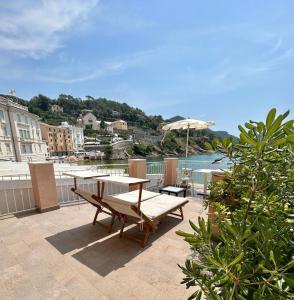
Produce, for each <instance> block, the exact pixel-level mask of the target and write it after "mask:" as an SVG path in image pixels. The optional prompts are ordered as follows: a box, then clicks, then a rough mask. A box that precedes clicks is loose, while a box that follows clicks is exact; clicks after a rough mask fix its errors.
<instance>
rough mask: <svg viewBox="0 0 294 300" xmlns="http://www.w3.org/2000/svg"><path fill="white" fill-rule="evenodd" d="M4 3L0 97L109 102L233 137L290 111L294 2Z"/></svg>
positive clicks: (60, 0)
mask: <svg viewBox="0 0 294 300" xmlns="http://www.w3.org/2000/svg"><path fill="white" fill-rule="evenodd" d="M5 2H6V1H2V2H1V3H0V70H1V71H0V93H7V91H8V90H9V89H11V88H14V89H15V90H16V95H17V96H19V97H23V98H25V99H29V98H31V97H32V96H34V95H36V94H39V93H41V94H45V95H48V96H49V97H52V98H55V97H57V96H58V95H59V94H60V93H66V94H72V95H73V96H76V97H81V98H84V97H85V96H86V95H91V96H93V97H106V98H109V99H113V100H117V101H121V102H127V103H128V104H130V105H133V106H136V107H139V108H141V109H143V110H144V111H146V113H148V114H162V115H163V116H164V117H171V116H174V115H177V114H179V115H182V116H186V117H192V118H197V119H202V120H214V121H215V122H216V125H215V126H214V129H218V130H227V131H229V132H231V133H236V132H237V129H236V128H237V125H238V124H240V123H243V122H245V121H247V120H248V119H255V120H257V119H262V118H264V116H265V114H266V112H267V111H268V110H269V109H270V108H271V107H277V108H278V109H279V110H280V111H281V112H283V111H285V110H287V109H293V103H294V101H293V98H294V19H293V11H294V1H290V0H289V1H241V0H240V1H233V0H232V1H218V0H215V1H195V0H191V1H188V0H185V1H176V0H174V1H173V0H166V1H163V0H154V1H153V0H148V1H140V0H134V1H128V0H120V1H118V0H117V1H114V0H104V1H103V0H101V1H98V0H87V1H83V0H80V1H78V0H72V1H70V2H69V1H64V0H56V1H54V0H51V1H50V0H48V1H21V0H19V1H15V0H14V1H7V3H5ZM69 3H70V4H69Z"/></svg>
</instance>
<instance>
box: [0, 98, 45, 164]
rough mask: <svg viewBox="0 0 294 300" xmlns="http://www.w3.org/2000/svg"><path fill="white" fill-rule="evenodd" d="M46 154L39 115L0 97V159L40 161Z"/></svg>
mask: <svg viewBox="0 0 294 300" xmlns="http://www.w3.org/2000/svg"><path fill="white" fill-rule="evenodd" d="M46 156H48V152H47V146H46V142H44V141H43V140H42V135H41V129H40V122H39V117H38V116H37V115H34V114H31V113H30V112H29V111H28V108H27V107H25V106H22V105H20V104H18V103H15V102H13V101H11V100H9V99H7V98H5V97H0V159H2V160H13V161H42V160H45V158H46Z"/></svg>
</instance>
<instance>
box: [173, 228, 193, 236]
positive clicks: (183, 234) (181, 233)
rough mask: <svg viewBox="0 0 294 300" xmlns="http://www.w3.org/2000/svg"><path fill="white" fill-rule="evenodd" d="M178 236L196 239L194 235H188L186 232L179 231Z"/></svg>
mask: <svg viewBox="0 0 294 300" xmlns="http://www.w3.org/2000/svg"><path fill="white" fill-rule="evenodd" d="M176 234H177V235H179V236H182V237H194V234H192V233H187V232H184V231H182V230H177V231H176Z"/></svg>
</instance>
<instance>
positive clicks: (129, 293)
mask: <svg viewBox="0 0 294 300" xmlns="http://www.w3.org/2000/svg"><path fill="white" fill-rule="evenodd" d="M189 200H190V201H189V203H188V204H187V205H186V206H185V207H184V216H185V220H184V221H181V220H179V219H177V218H174V217H166V218H165V219H163V221H162V224H160V226H159V229H158V231H157V232H156V233H155V234H152V235H151V236H150V240H149V243H148V245H147V246H146V247H145V248H142V247H141V246H140V245H139V244H138V243H136V242H133V241H129V240H126V239H120V238H119V237H118V231H117V229H118V226H116V227H115V232H114V233H112V234H110V235H109V234H107V232H106V230H105V229H104V228H103V227H101V226H100V225H98V224H96V225H95V226H93V225H92V223H91V221H92V217H93V214H94V212H95V210H94V208H93V207H92V206H90V205H88V204H81V205H73V206H65V207H62V208H61V209H59V210H55V211H51V212H46V213H43V214H38V213H32V214H30V215H28V214H24V215H22V216H18V217H15V216H13V217H10V218H7V219H3V220H1V221H0V257H1V260H0V272H1V276H0V299H171V298H173V299H187V297H188V296H189V295H191V293H192V290H188V291H187V290H186V289H185V287H184V286H183V285H181V284H180V282H181V279H182V276H183V275H182V273H181V270H180V269H179V268H178V266H177V263H180V264H183V263H184V261H185V258H186V257H187V256H188V255H189V254H190V250H189V247H188V245H187V244H186V243H185V242H183V240H182V238H181V237H179V236H177V235H176V234H175V231H176V230H178V229H182V230H188V231H190V226H189V222H188V220H189V219H193V220H195V221H196V220H197V217H198V216H199V215H203V216H205V215H206V211H204V210H203V207H202V201H201V199H200V198H190V199H189ZM104 218H105V219H104ZM99 220H102V221H103V222H104V221H105V222H109V220H108V216H107V215H105V214H103V215H101V216H100V217H99ZM130 231H132V233H135V234H136V233H139V230H138V227H136V228H130V229H128V232H130Z"/></svg>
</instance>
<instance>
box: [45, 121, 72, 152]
mask: <svg viewBox="0 0 294 300" xmlns="http://www.w3.org/2000/svg"><path fill="white" fill-rule="evenodd" d="M41 133H42V138H43V139H44V140H46V141H47V146H48V152H49V154H50V156H63V155H70V154H72V153H73V143H72V132H71V130H70V129H69V128H61V127H57V126H53V125H49V124H45V123H41Z"/></svg>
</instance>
